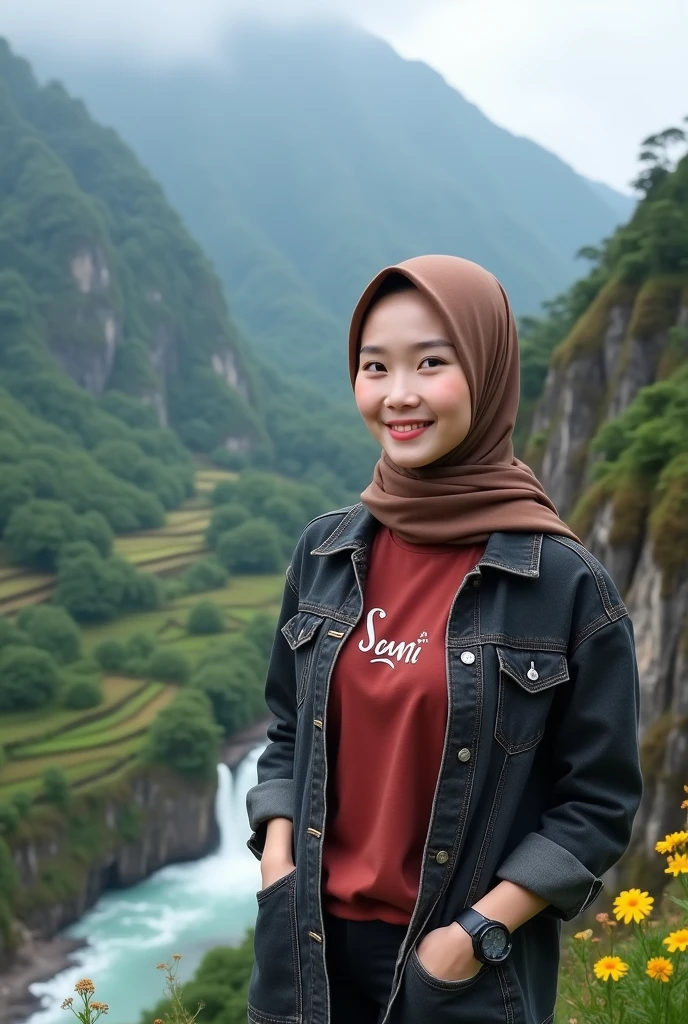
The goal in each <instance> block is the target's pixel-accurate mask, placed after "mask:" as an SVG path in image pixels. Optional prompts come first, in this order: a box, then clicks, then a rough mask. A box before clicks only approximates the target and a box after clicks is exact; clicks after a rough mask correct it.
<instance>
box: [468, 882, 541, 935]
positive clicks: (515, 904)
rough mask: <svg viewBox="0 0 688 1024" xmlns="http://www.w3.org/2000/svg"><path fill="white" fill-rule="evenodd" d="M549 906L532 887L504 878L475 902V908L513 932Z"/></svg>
mask: <svg viewBox="0 0 688 1024" xmlns="http://www.w3.org/2000/svg"><path fill="white" fill-rule="evenodd" d="M547 906H549V903H548V902H547V900H545V899H543V898H542V897H541V896H538V895H537V894H536V893H534V892H531V891H530V889H525V888H524V887H523V886H522V885H517V884H516V883H515V882H509V881H507V880H506V879H503V880H502V881H501V882H499V884H498V885H496V886H495V887H494V889H491V890H490V891H489V892H488V893H485V895H484V896H483V897H482V898H481V899H479V900H477V901H476V902H475V903H474V904H473V910H477V911H478V912H479V913H480V914H482V915H483V916H484V917H489V918H491V919H492V920H493V921H499V922H500V924H503V925H506V927H507V928H508V929H509V931H510V932H513V931H515V930H516V928H519V927H520V926H521V925H522V924H525V922H526V921H529V920H530V918H531V917H535V915H536V914H539V913H540V911H541V910H544V909H545V907H547Z"/></svg>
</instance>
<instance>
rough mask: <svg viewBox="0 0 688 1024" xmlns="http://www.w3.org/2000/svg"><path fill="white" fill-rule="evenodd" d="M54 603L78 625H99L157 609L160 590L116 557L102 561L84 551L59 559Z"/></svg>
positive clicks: (160, 594)
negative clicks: (63, 608) (117, 618)
mask: <svg viewBox="0 0 688 1024" xmlns="http://www.w3.org/2000/svg"><path fill="white" fill-rule="evenodd" d="M55 601H56V602H57V603H58V604H61V605H64V607H65V608H66V609H67V610H68V611H69V612H70V614H71V615H72V616H73V617H74V618H75V619H76V620H77V621H78V622H102V621H107V620H108V619H113V618H115V616H116V615H118V614H120V613H122V612H125V611H150V610H151V609H153V608H157V607H159V606H160V603H161V601H162V589H161V586H160V583H159V581H158V580H157V579H155V577H153V576H150V575H146V574H145V573H141V572H138V571H137V569H135V568H134V566H133V565H132V564H131V563H130V562H128V561H126V559H124V558H121V557H120V556H119V555H111V556H110V557H109V558H107V559H105V558H101V557H100V556H99V555H98V554H97V552H95V551H93V552H89V551H83V552H82V553H79V554H77V555H76V556H75V557H71V558H66V557H65V558H61V559H60V562H59V566H58V572H57V587H56V591H55Z"/></svg>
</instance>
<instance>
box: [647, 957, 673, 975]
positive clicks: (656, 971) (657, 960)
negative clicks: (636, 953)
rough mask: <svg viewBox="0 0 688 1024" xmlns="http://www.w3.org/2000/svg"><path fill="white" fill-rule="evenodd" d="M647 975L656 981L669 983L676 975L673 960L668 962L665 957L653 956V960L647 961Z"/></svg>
mask: <svg viewBox="0 0 688 1024" xmlns="http://www.w3.org/2000/svg"><path fill="white" fill-rule="evenodd" d="M645 973H646V974H649V975H650V977H651V978H654V979H655V980H656V981H668V980H669V978H670V977H671V975H672V974H673V973H674V965H673V964H672V962H671V960H667V959H666V958H665V957H663V956H653V957H652V959H651V960H648V961H647V971H646V972H645Z"/></svg>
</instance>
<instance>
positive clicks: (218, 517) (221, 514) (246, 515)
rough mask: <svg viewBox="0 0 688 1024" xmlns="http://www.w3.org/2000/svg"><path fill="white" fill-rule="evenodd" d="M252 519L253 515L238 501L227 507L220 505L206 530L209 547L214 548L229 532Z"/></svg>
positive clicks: (230, 503)
mask: <svg viewBox="0 0 688 1024" xmlns="http://www.w3.org/2000/svg"><path fill="white" fill-rule="evenodd" d="M250 518H251V513H250V512H249V510H248V509H247V508H246V506H245V505H240V504H239V502H238V501H231V502H229V504H227V505H220V506H219V507H218V508H216V509H215V511H214V512H213V514H212V517H211V519H210V525H209V526H208V529H207V530H206V534H205V539H206V542H207V544H208V547H211V548H214V547H215V545H216V544H217V542H218V540H219V538H220V537H221V535H222V534H223V533H227V531H228V530H233V529H234V528H235V527H236V526H241V524H242V523H245V522H247V521H248V520H249V519H250Z"/></svg>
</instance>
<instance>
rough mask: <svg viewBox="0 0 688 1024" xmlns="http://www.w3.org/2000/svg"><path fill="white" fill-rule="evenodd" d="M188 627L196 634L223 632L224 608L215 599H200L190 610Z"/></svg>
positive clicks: (187, 621) (190, 631)
mask: <svg viewBox="0 0 688 1024" xmlns="http://www.w3.org/2000/svg"><path fill="white" fill-rule="evenodd" d="M186 628H187V630H188V631H189V633H192V634H196V635H202V634H210V633H222V632H223V631H224V628H225V617H224V613H223V611H222V608H220V606H219V605H218V604H216V603H215V601H199V602H198V604H195V605H194V606H193V608H192V609H191V611H190V612H189V615H188V617H187V620H186Z"/></svg>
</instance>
